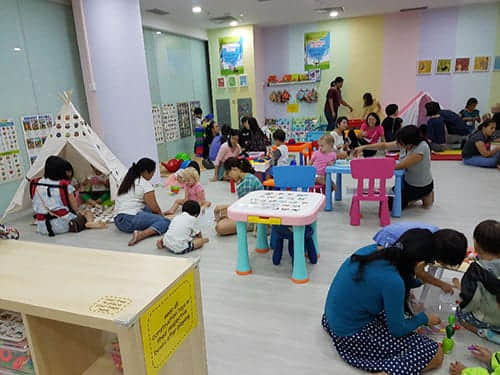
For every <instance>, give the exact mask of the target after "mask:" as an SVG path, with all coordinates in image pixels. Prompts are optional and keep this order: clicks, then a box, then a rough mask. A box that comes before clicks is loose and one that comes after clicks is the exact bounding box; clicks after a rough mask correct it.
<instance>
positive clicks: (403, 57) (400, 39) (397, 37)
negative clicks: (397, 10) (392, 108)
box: [381, 13, 421, 108]
mask: <svg viewBox="0 0 500 375" xmlns="http://www.w3.org/2000/svg"><path fill="white" fill-rule="evenodd" d="M420 17H421V16H420V13H408V14H403V15H401V14H391V15H387V16H386V17H385V25H384V53H383V56H384V62H383V64H382V88H381V91H382V94H381V101H382V106H386V105H388V104H391V103H396V104H398V105H399V108H401V107H402V106H403V105H405V104H406V103H407V102H408V101H409V100H410V99H411V98H412V97H414V96H415V93H416V92H417V76H416V69H417V67H416V64H417V57H418V46H419V40H420Z"/></svg>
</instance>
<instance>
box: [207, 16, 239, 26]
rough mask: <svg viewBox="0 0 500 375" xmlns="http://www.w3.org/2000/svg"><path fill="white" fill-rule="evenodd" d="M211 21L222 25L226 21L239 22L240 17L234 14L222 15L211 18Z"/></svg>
mask: <svg viewBox="0 0 500 375" xmlns="http://www.w3.org/2000/svg"><path fill="white" fill-rule="evenodd" d="M209 21H210V22H213V23H216V24H217V25H222V24H224V23H230V22H232V21H236V22H238V19H237V18H235V17H233V16H222V17H213V18H209Z"/></svg>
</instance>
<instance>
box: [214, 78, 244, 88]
mask: <svg viewBox="0 0 500 375" xmlns="http://www.w3.org/2000/svg"><path fill="white" fill-rule="evenodd" d="M216 87H217V88H218V89H234V88H238V87H248V75H247V74H240V75H239V76H236V75H233V76H228V77H222V76H221V77H217V82H216Z"/></svg>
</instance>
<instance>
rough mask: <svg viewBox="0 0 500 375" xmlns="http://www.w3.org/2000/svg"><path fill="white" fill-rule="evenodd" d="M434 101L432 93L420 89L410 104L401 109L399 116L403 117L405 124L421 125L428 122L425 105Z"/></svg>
mask: <svg viewBox="0 0 500 375" xmlns="http://www.w3.org/2000/svg"><path fill="white" fill-rule="evenodd" d="M432 101H434V99H432V97H431V96H430V94H428V93H426V92H423V91H420V92H419V93H418V94H417V95H416V96H415V97H413V98H412V99H411V100H410V101H409V102H408V104H406V105H405V106H404V107H403V108H400V110H399V117H401V118H402V119H403V126H406V125H416V126H420V125H422V124H425V123H427V119H428V117H427V111H426V109H425V105H426V104H427V103H429V102H432Z"/></svg>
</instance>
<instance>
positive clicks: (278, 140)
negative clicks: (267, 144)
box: [272, 129, 288, 167]
mask: <svg viewBox="0 0 500 375" xmlns="http://www.w3.org/2000/svg"><path fill="white" fill-rule="evenodd" d="M285 139H286V134H285V132H284V131H283V130H281V129H278V130H276V131H275V132H274V133H273V140H274V144H275V145H276V147H277V149H276V150H274V151H273V152H272V158H273V166H278V167H281V166H284V165H288V147H286V144H285Z"/></svg>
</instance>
